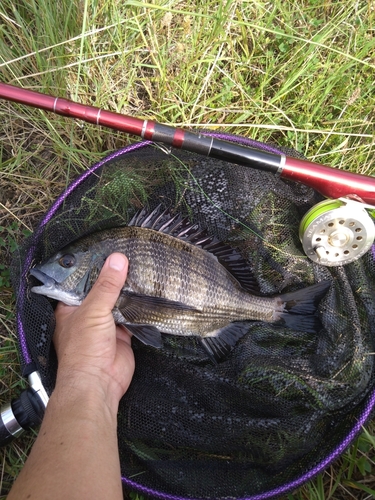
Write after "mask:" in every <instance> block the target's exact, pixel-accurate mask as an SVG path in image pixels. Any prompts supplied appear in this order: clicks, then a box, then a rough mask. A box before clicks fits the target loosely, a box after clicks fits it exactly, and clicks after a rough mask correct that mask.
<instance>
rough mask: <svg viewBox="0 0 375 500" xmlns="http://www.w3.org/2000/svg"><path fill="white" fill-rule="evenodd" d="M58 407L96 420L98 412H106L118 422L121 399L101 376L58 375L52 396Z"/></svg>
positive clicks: (72, 373) (71, 373) (81, 373)
mask: <svg viewBox="0 0 375 500" xmlns="http://www.w3.org/2000/svg"><path fill="white" fill-rule="evenodd" d="M51 398H53V399H54V400H55V404H56V406H58V407H60V408H61V409H63V408H72V409H74V413H81V414H85V415H82V416H83V417H85V416H86V417H87V418H90V415H93V416H94V418H96V415H97V414H98V412H100V413H102V412H105V413H107V414H108V417H109V418H111V419H113V420H116V421H117V410H118V403H119V397H118V396H116V391H115V390H114V388H112V387H111V385H110V384H109V383H104V381H103V377H100V376H99V375H93V374H87V373H84V372H80V373H74V372H70V373H68V374H67V373H61V374H59V372H58V374H57V379H56V386H55V389H54V391H53V394H52V396H51Z"/></svg>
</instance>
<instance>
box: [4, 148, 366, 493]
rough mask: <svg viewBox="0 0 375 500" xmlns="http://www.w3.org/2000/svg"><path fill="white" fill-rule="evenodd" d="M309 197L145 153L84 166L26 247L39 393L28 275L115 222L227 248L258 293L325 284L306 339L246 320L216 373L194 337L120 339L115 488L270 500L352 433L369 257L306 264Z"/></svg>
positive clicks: (253, 176) (35, 306)
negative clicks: (154, 218) (188, 224)
mask: <svg viewBox="0 0 375 500" xmlns="http://www.w3.org/2000/svg"><path fill="white" fill-rule="evenodd" d="M287 153H288V154H289V155H295V152H293V151H290V150H289V151H287ZM320 200H321V198H320V197H319V196H318V195H317V194H316V193H315V192H314V191H313V190H312V189H310V188H308V187H306V186H303V185H298V184H294V183H288V182H285V181H282V180H280V179H277V178H275V177H274V176H273V175H272V174H268V173H264V172H259V171H256V170H252V169H248V168H245V167H241V166H237V165H233V164H228V163H226V162H223V161H218V160H211V159H207V158H202V157H199V156H197V155H193V154H189V153H184V152H176V151H172V152H170V151H168V152H165V151H162V150H160V149H158V148H155V147H153V146H147V147H142V148H139V149H136V150H135V151H133V152H132V151H130V152H129V151H126V152H125V153H123V154H116V155H112V156H111V157H109V158H108V159H105V160H104V161H103V162H102V163H101V165H99V166H96V167H95V168H93V169H92V170H91V171H88V172H86V173H85V175H84V176H82V177H81V178H80V179H79V180H78V181H76V182H75V183H73V184H72V185H71V187H70V188H69V189H68V190H67V191H66V192H65V193H64V194H63V195H62V196H61V197H60V198H59V200H57V203H56V204H55V206H54V207H53V208H52V209H51V210H50V211H49V212H48V213H47V215H46V216H45V217H44V219H43V220H42V222H41V224H40V226H39V227H38V228H37V229H36V231H35V232H34V235H33V236H32V237H31V238H30V239H29V240H28V241H27V242H26V243H25V244H24V246H23V248H22V249H21V252H20V255H19V258H18V259H17V260H16V261H15V262H14V265H13V275H14V284H15V289H16V290H17V291H18V293H17V295H18V296H17V299H18V300H17V304H18V306H17V317H18V328H19V339H20V351H21V354H22V358H23V366H24V370H25V372H27V371H28V370H30V369H31V368H30V366H32V367H33V368H34V367H35V365H36V368H37V369H38V370H39V371H40V373H41V376H42V380H43V383H44V385H45V387H46V389H47V391H48V392H51V391H52V390H53V387H54V383H55V374H56V367H57V363H56V357H55V353H54V350H53V347H52V343H51V338H52V334H53V330H54V315H53V303H51V302H50V301H49V300H48V299H46V298H44V297H42V296H40V295H35V294H32V293H30V287H31V286H32V285H33V284H35V283H34V281H33V278H31V277H30V276H29V274H28V271H29V269H30V267H31V266H32V265H33V264H34V263H36V262H40V261H42V260H44V259H46V258H48V257H50V256H51V255H52V254H53V253H55V252H56V251H58V250H59V249H61V248H62V247H63V246H65V245H67V244H69V243H70V242H72V241H73V240H75V239H77V238H79V237H81V236H84V235H86V234H89V233H91V232H93V231H96V230H98V229H105V228H111V227H117V226H120V225H124V224H127V222H129V220H130V218H131V217H132V216H133V215H134V213H135V212H136V211H137V210H138V209H139V208H141V207H143V206H144V205H145V204H146V203H147V204H148V205H149V206H150V208H153V207H156V206H157V205H159V204H162V205H163V206H165V207H168V208H173V209H174V210H176V211H178V212H180V213H181V214H183V215H187V216H189V217H190V218H191V220H192V221H194V222H198V223H199V224H200V226H201V227H202V228H206V229H207V230H208V232H209V233H211V234H213V235H216V236H217V237H218V238H220V239H221V240H223V241H225V242H227V243H229V244H231V245H233V246H235V247H237V248H239V250H240V251H241V253H242V255H243V256H244V257H245V258H246V259H247V261H248V264H249V268H250V269H251V270H252V272H253V273H254V274H255V275H256V277H257V280H258V283H259V286H260V289H261V292H262V293H264V294H267V295H268V294H275V293H278V292H280V291H283V292H286V291H293V290H296V289H298V288H301V287H302V286H307V285H311V284H313V283H314V282H315V281H318V280H322V279H329V280H332V286H331V289H330V291H329V293H328V294H327V295H326V297H325V298H324V299H323V300H322V302H321V304H320V306H319V315H320V318H321V320H322V324H323V329H322V330H321V331H320V332H319V333H318V334H312V333H306V332H303V331H294V330H291V329H287V328H280V327H275V326H272V325H270V324H265V323H260V322H248V334H246V335H245V336H244V337H243V338H241V339H240V340H239V341H238V343H237V344H236V346H235V348H234V349H233V351H232V352H231V353H230V354H229V356H228V357H227V358H226V359H225V360H224V361H223V362H221V363H219V364H218V365H217V366H214V365H213V364H212V363H211V362H210V361H209V360H208V358H207V356H206V354H205V353H204V351H203V350H202V348H201V346H200V345H199V343H198V342H197V341H196V339H194V338H191V337H190V338H184V337H176V336H169V335H168V336H165V337H164V339H163V341H164V347H163V348H162V349H159V350H155V349H153V348H152V347H147V346H145V345H143V344H141V343H140V342H138V341H137V339H134V338H133V341H132V342H133V348H134V351H135V357H136V371H135V375H134V378H133V381H132V384H131V386H130V388H129V390H128V392H127V393H126V394H125V396H124V397H123V399H122V400H121V402H120V410H119V425H118V440H119V449H120V459H121V469H122V475H123V481H124V483H125V484H127V485H128V486H130V487H132V488H136V489H138V490H140V491H141V492H143V493H146V494H147V493H148V494H150V495H152V496H159V497H161V498H165V497H169V498H215V499H221V498H223V499H224V498H254V499H255V498H259V499H260V498H270V497H271V496H273V495H275V494H278V493H280V492H283V491H286V490H287V489H288V488H289V489H290V488H291V487H293V486H295V485H298V484H299V482H300V481H301V480H306V479H308V478H309V477H311V476H312V475H313V474H315V473H316V472H318V471H319V470H320V469H321V468H322V467H323V466H325V465H327V464H328V463H329V461H330V460H332V458H334V457H335V456H337V453H339V452H341V451H343V450H344V449H345V447H346V446H347V445H348V444H349V443H350V441H351V440H352V439H353V438H354V436H355V434H356V433H357V432H358V431H359V429H360V425H361V424H363V422H364V420H365V418H367V417H368V415H369V414H370V412H371V410H372V405H373V387H374V377H375V372H374V364H373V356H372V353H373V352H374V345H373V343H374V338H375V321H374V319H375V297H374V293H373V290H374V289H375V265H374V253H373V249H372V250H370V251H369V252H368V253H367V254H366V255H365V256H364V257H362V258H361V259H360V260H358V261H356V262H354V263H352V264H349V265H347V266H345V267H336V268H335V267H331V268H326V267H323V266H319V265H316V264H314V263H313V262H312V261H310V260H309V259H307V257H306V256H305V255H304V253H303V250H302V247H301V244H300V241H299V238H298V227H299V222H300V220H301V217H302V216H303V214H304V213H306V211H307V210H308V209H309V208H310V207H311V206H313V205H314V204H315V203H317V202H318V201H320ZM358 422H360V425H358Z"/></svg>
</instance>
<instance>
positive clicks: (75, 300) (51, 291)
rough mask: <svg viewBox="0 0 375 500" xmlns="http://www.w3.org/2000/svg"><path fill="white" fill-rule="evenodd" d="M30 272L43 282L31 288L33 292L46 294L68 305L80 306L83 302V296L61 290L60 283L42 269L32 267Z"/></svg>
mask: <svg viewBox="0 0 375 500" xmlns="http://www.w3.org/2000/svg"><path fill="white" fill-rule="evenodd" d="M30 274H31V276H34V278H36V279H37V280H39V281H41V282H42V283H43V284H42V285H39V286H33V287H32V288H31V291H32V292H33V293H37V294H38V295H45V296H47V297H49V298H51V299H55V300H58V301H61V302H64V304H67V305H68V306H79V305H80V304H81V303H82V297H79V296H78V295H77V294H75V293H73V292H68V291H65V290H61V288H60V286H59V283H58V282H57V281H56V280H54V279H53V278H51V276H48V274H46V273H44V272H43V271H41V270H40V269H37V268H35V267H34V268H33V269H30Z"/></svg>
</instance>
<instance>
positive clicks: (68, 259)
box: [59, 253, 76, 268]
mask: <svg viewBox="0 0 375 500" xmlns="http://www.w3.org/2000/svg"><path fill="white" fill-rule="evenodd" d="M75 263H76V258H75V257H74V255H70V254H69V253H67V254H66V255H63V256H62V257H60V258H59V264H60V266H61V267H66V268H69V267H72V266H74V264H75Z"/></svg>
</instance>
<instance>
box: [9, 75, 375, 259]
mask: <svg viewBox="0 0 375 500" xmlns="http://www.w3.org/2000/svg"><path fill="white" fill-rule="evenodd" d="M0 98H3V99H6V100H9V101H13V102H17V103H20V104H25V105H27V106H33V107H35V108H39V109H44V110H46V111H52V112H54V113H57V114H59V115H62V116H69V117H71V118H78V119H80V120H83V121H86V122H89V123H94V124H96V125H102V126H105V127H109V128H112V129H115V130H121V131H123V132H126V133H128V134H133V135H136V136H139V137H142V138H143V139H147V140H151V141H154V142H161V143H164V144H167V145H169V146H173V147H175V148H179V149H183V150H186V151H190V152H192V153H198V154H200V155H204V156H208V157H212V158H217V159H220V160H225V161H228V162H231V163H236V164H239V165H243V166H246V167H251V168H255V169H258V170H263V171H266V172H272V173H274V174H275V175H277V176H279V177H281V178H282V179H286V180H291V181H294V182H298V183H302V184H305V185H306V186H309V187H311V188H313V189H315V190H316V191H318V192H319V193H321V194H322V195H323V196H325V197H327V198H332V199H334V200H335V202H334V203H333V202H331V203H328V204H327V202H323V204H319V206H318V205H317V206H316V207H317V208H314V207H313V209H312V212H311V211H310V212H311V213H310V212H309V215H308V217H307V219H306V216H305V217H304V219H303V220H302V223H301V231H300V238H301V241H302V243H303V246H304V249H305V252H306V253H307V255H308V256H309V257H310V258H312V259H313V260H316V261H317V262H320V263H322V264H324V265H338V264H345V263H347V262H350V261H352V260H355V258H358V257H359V256H361V255H362V254H363V253H364V251H367V250H368V249H369V248H370V246H371V244H372V242H373V241H374V238H375V230H374V224H373V221H372V220H371V219H370V218H369V216H368V214H367V212H366V210H365V208H370V209H375V178H374V177H370V176H366V175H361V174H355V173H351V172H346V171H343V170H338V169H335V168H332V167H329V166H327V165H321V164H318V163H314V162H311V161H307V160H301V159H299V158H292V157H289V156H285V155H283V154H275V153H270V152H267V151H260V150H258V149H253V148H249V147H247V146H244V145H240V144H235V143H233V142H229V141H225V140H222V139H218V138H216V137H211V136H207V135H204V134H201V133H193V132H190V131H186V130H183V129H181V128H175V127H172V126H168V125H162V124H160V123H157V122H155V121H151V120H142V119H139V118H134V117H131V116H127V115H123V114H120V113H115V112H111V111H105V110H102V109H100V108H96V107H94V106H87V105H83V104H79V103H76V102H73V101H70V100H68V99H64V98H60V97H53V96H50V95H46V94H41V93H39V92H34V91H31V90H26V89H23V88H19V87H15V86H13V85H8V84H5V83H0ZM343 198H345V199H344V200H343ZM338 199H341V200H340V201H338ZM352 200H355V201H352ZM332 203H333V204H332ZM344 209H345V213H344V212H343V210H344ZM353 209H355V212H356V214H357V217H354V219H355V221H356V222H355V223H354V225H353V217H352V218H350V217H349V215H350V214H351V213H352V212H353ZM337 210H338V212H337ZM332 214H333V218H332V217H331V216H332ZM340 214H343V215H342V216H341V220H342V221H344V222H341V223H340V221H337V220H336V219H339V218H340ZM349 219H350V220H349ZM367 219H369V220H367ZM358 220H359V224H357V221H358ZM333 221H334V222H333ZM369 221H370V222H369ZM332 224H333V225H332ZM336 226H337V227H336ZM346 226H348V227H346ZM332 233H333V235H332ZM358 233H361V234H358ZM306 234H308V235H309V236H306ZM358 238H361V239H358ZM331 247H332V248H331ZM327 252H328V253H327Z"/></svg>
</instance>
